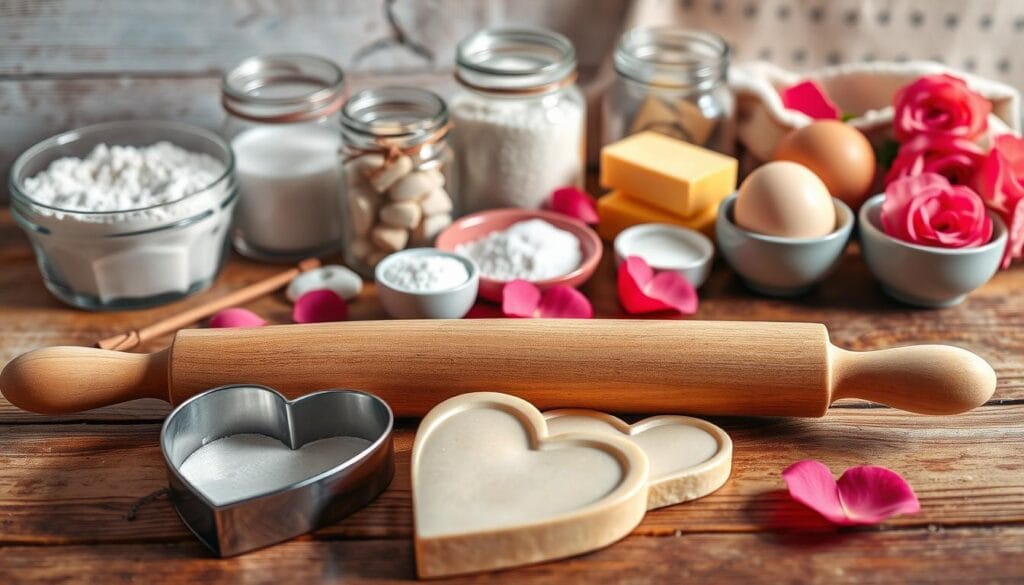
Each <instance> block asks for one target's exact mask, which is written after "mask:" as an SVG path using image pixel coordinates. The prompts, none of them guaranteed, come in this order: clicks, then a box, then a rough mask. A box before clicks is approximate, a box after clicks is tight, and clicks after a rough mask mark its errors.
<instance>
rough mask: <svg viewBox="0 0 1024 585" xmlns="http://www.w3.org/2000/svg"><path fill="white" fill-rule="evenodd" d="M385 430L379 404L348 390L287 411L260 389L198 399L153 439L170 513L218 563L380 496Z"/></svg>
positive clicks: (386, 463)
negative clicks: (167, 486) (162, 465)
mask: <svg viewBox="0 0 1024 585" xmlns="http://www.w3.org/2000/svg"><path fill="white" fill-rule="evenodd" d="M392 424H393V417H392V414H391V409H390V408H388V405H387V404H385V403H384V401H382V400H381V399H379V398H377V397H376V396H373V395H372V394H366V393H364V392H357V391H354V390H325V391H323V392H317V393H314V394H309V395H306V396H303V397H302V398H299V399H298V400H294V401H291V402H289V401H288V400H286V399H285V398H284V397H283V396H281V395H280V394H278V393H277V392H275V391H274V390H271V389H270V388H266V387H263V386H251V385H239V386H223V387H220V388H215V389H213V390H210V391H208V392H204V393H202V394H199V395H197V396H194V397H193V398H191V399H189V400H187V401H185V402H184V403H182V404H181V405H180V406H179V407H178V408H176V409H174V411H173V412H172V413H171V414H170V415H169V416H168V417H167V421H166V422H165V423H164V426H163V429H162V430H161V433H160V447H161V449H162V450H163V454H164V462H165V463H166V464H167V470H168V476H169V479H170V485H171V494H172V500H173V502H174V507H175V509H176V510H177V511H178V515H179V516H181V519H182V520H183V521H184V522H185V525H186V526H188V528H189V529H190V530H191V531H192V532H193V533H195V535H196V536H197V537H199V539H200V540H201V541H202V542H203V543H204V544H205V545H206V546H208V547H209V548H210V549H212V550H213V551H214V552H215V553H217V554H219V555H220V556H231V555H236V554H239V553H243V552H246V551H249V550H253V549H256V548H260V547H263V546H267V545H270V544H274V543H276V542H281V541H283V540H287V539H289V538H293V537H295V536H298V535H300V534H304V533H306V532H309V531H311V530H314V529H316V528H318V527H320V526H323V525H324V524H328V523H330V522H334V521H336V520H338V519H340V518H342V517H344V516H347V515H349V514H351V513H352V512H354V511H356V510H358V509H359V508H362V507H363V506H365V505H366V504H368V503H369V502H370V501H371V500H373V499H374V498H376V497H377V495H378V494H380V493H381V492H382V491H384V489H385V488H386V487H387V486H388V484H389V483H390V482H391V477H392V475H393V474H394V462H393V454H392V443H391V430H392ZM304 446H306V448H305V449H303V447H304ZM193 457H195V458H194V459H193ZM189 478H191V479H192V480H193V481H190V479H189Z"/></svg>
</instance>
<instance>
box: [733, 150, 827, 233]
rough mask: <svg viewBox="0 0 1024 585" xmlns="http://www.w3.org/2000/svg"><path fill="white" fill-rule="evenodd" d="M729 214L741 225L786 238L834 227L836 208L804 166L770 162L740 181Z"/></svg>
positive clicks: (822, 186) (817, 180)
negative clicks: (733, 204) (731, 211)
mask: <svg viewBox="0 0 1024 585" xmlns="http://www.w3.org/2000/svg"><path fill="white" fill-rule="evenodd" d="M733 218H734V220H735V221H736V225H738V226H740V227H741V228H743V229H745V230H748V231H751V232H756V233H759V234H765V235H768V236H781V237H787V238H817V237H821V236H826V235H828V234H830V233H832V230H834V229H835V227H836V208H835V204H833V203H832V197H831V196H829V194H828V187H826V186H825V183H823V182H822V180H821V179H819V178H818V175H815V174H814V173H812V172H811V171H810V170H809V169H808V168H807V167H805V166H803V165H799V164H797V163H794V162H788V161H779V162H770V163H767V164H764V165H762V166H760V167H758V168H757V170H755V171H754V172H752V173H750V175H748V176H747V178H746V179H745V180H744V181H743V184H742V185H740V189H739V193H738V194H737V195H736V205H735V207H734V208H733Z"/></svg>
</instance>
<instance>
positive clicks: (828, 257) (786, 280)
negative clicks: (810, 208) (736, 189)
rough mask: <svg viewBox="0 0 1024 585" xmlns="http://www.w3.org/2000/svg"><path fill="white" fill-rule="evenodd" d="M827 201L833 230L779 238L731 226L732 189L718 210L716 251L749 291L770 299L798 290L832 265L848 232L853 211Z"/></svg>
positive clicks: (801, 292)
mask: <svg viewBox="0 0 1024 585" xmlns="http://www.w3.org/2000/svg"><path fill="white" fill-rule="evenodd" d="M832 202H833V203H834V204H835V206H836V224H837V227H836V229H835V231H833V232H832V233H830V234H828V235H827V236H822V237H820V238H783V237H778V236H766V235H764V234H756V233H754V232H750V231H747V230H744V229H742V228H740V227H739V226H737V225H736V224H735V223H734V222H733V219H732V215H733V207H735V204H736V194H735V193H733V194H732V195H730V196H729V197H728V198H727V199H726V200H725V201H723V202H722V205H721V206H720V207H719V208H718V218H717V219H716V220H715V237H716V238H717V240H718V251H719V252H720V253H721V254H722V256H724V257H725V260H726V261H727V262H728V263H729V265H730V266H732V268H733V270H735V271H736V272H737V273H738V274H739V275H740V278H742V279H743V282H744V283H746V285H747V286H748V287H750V288H751V289H752V290H754V291H756V292H759V293H762V294H766V295H769V296H774V297H792V296H796V295H800V294H803V293H805V292H807V291H808V290H810V289H811V287H813V286H814V285H815V284H817V283H818V282H820V281H821V280H822V279H824V278H825V277H826V276H828V275H829V273H831V272H832V270H833V269H835V267H836V265H837V264H838V263H839V259H840V257H841V256H842V255H843V250H844V249H845V248H846V243H847V242H848V241H849V240H850V233H851V232H852V231H853V224H854V218H853V212H852V211H850V208H849V207H847V206H846V204H845V203H843V202H842V201H840V200H838V199H836V198H835V197H833V198H832Z"/></svg>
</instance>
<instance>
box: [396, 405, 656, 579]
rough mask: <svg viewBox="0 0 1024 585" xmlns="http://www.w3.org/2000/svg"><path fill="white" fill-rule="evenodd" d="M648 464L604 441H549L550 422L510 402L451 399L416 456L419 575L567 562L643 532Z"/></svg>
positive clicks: (433, 419) (426, 424)
mask: <svg viewBox="0 0 1024 585" xmlns="http://www.w3.org/2000/svg"><path fill="white" fill-rule="evenodd" d="M647 477H648V464H647V457H646V456H645V455H644V453H643V451H642V450H641V449H640V448H639V447H637V446H636V445H634V444H632V443H631V442H630V441H628V440H625V439H623V438H620V437H615V436H611V435H610V434H608V433H604V434H586V433H565V434H562V435H560V436H559V437H558V438H552V437H550V436H549V433H548V429H547V424H546V423H545V422H544V416H543V415H542V414H541V413H540V411H538V410H537V409H536V408H534V407H533V406H532V405H531V404H530V403H528V402H526V401H524V400H522V399H519V398H516V397H513V396H509V395H506V394H498V393H493V392H479V393H473V394H463V395H461V396H457V397H455V398H451V399H449V400H447V401H445V402H443V403H441V404H440V405H438V406H437V407H436V408H434V409H433V410H431V411H430V413H428V414H427V416H426V418H424V419H423V422H422V423H421V424H420V428H419V430H418V431H417V433H416V440H415V443H414V445H413V451H412V488H413V516H414V519H415V537H416V567H417V572H418V573H419V575H420V577H441V576H446V575H455V574H459V573H470V572H476V571H486V570H492V569H500V568H505V567H512V566H517V565H524V564H529V563H536V562H540V561H546V560H551V559H557V558H563V557H568V556H572V555H576V554H580V553H584V552H588V551H591V550H594V549H597V548H601V547H603V546H607V545H609V544H611V543H613V542H615V541H617V540H619V539H620V538H622V537H624V536H626V535H627V534H629V533H630V531H632V530H633V528H635V527H636V525H637V524H639V523H640V520H642V519H643V516H644V512H645V511H646V503H647Z"/></svg>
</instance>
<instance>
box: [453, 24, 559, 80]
mask: <svg viewBox="0 0 1024 585" xmlns="http://www.w3.org/2000/svg"><path fill="white" fill-rule="evenodd" d="M455 65H456V77H457V78H458V80H459V82H460V83H462V85H464V86H466V87H468V88H470V89H474V90H478V91H484V92H494V93H543V92H547V91H554V90H556V89H559V88H560V87H562V86H563V85H566V84H568V83H571V82H572V81H573V80H575V74H576V49H574V48H573V46H572V43H571V42H569V39H567V38H565V37H564V36H562V35H560V34H558V33H556V32H553V31H549V30H545V29H520V28H491V29H484V30H482V31H479V32H477V33H474V34H472V35H470V36H469V37H466V38H465V39H463V40H462V41H461V42H460V43H459V45H458V48H457V49H456V57H455Z"/></svg>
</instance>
